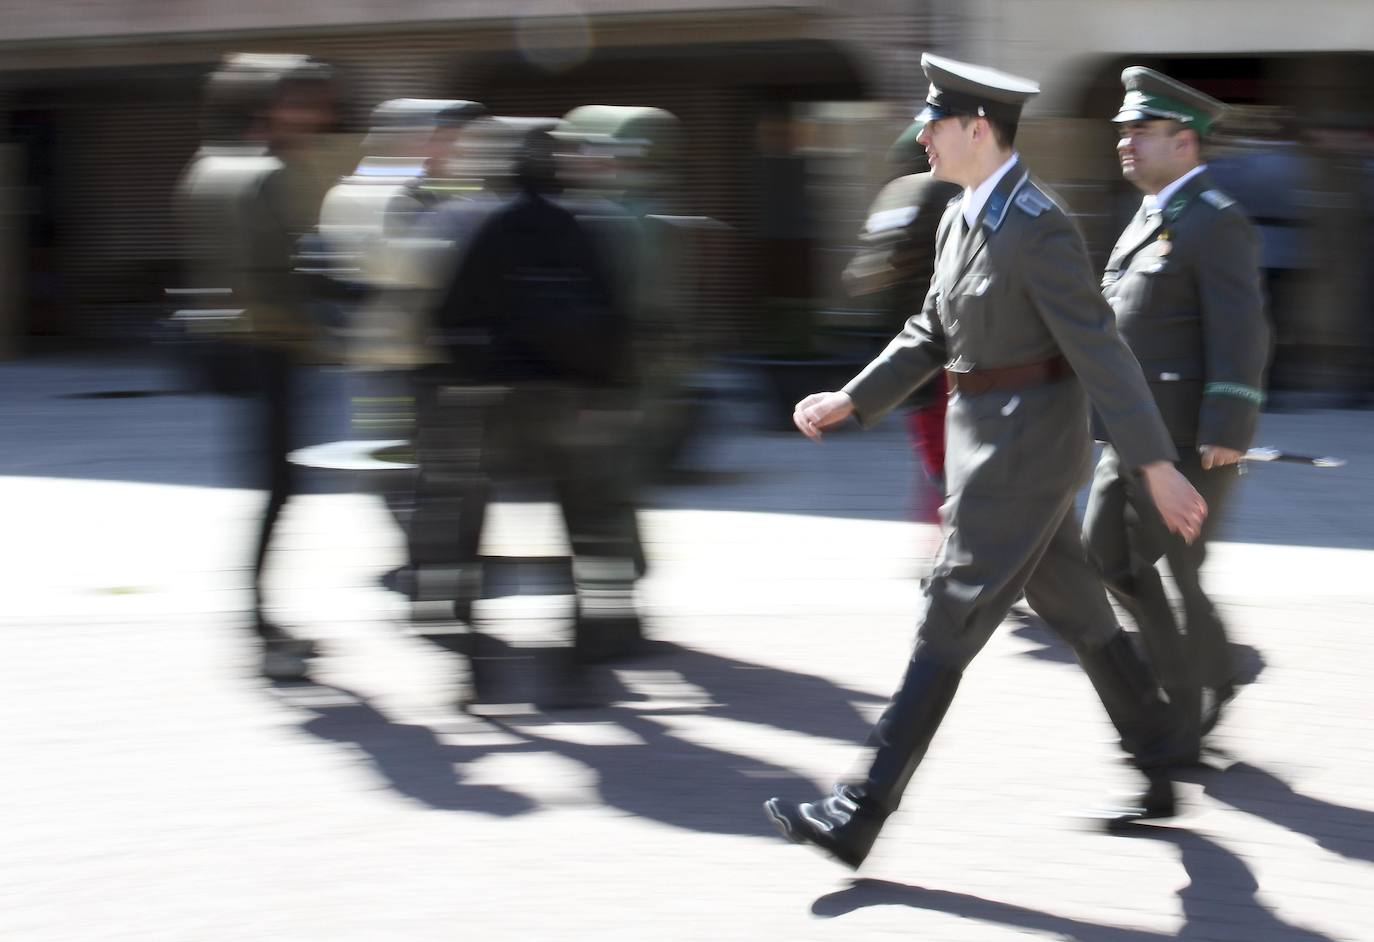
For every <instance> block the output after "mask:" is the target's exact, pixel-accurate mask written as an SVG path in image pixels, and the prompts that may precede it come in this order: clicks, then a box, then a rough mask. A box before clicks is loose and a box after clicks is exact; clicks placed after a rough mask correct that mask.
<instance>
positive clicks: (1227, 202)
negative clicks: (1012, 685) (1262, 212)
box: [1083, 67, 1269, 737]
mask: <svg viewBox="0 0 1374 942" xmlns="http://www.w3.org/2000/svg"><path fill="white" fill-rule="evenodd" d="M1122 80H1123V82H1124V83H1125V85H1126V88H1127V92H1128V94H1127V98H1126V102H1125V104H1124V105H1123V110H1122V112H1121V113H1120V114H1119V115H1117V117H1116V118H1115V120H1116V121H1118V122H1127V121H1141V120H1153V119H1159V118H1167V119H1169V120H1180V116H1181V117H1182V118H1184V119H1186V120H1183V121H1182V122H1181V123H1183V126H1184V127H1190V126H1191V127H1193V128H1194V129H1195V130H1198V131H1199V134H1201V133H1202V132H1205V130H1206V129H1207V127H1208V126H1209V125H1210V124H1211V122H1212V121H1213V120H1214V119H1215V117H1216V116H1217V115H1218V114H1220V113H1221V111H1222V109H1223V108H1224V106H1223V105H1222V104H1221V103H1220V102H1217V101H1214V100H1213V99H1210V98H1208V97H1207V96H1205V95H1202V94H1201V93H1199V92H1196V91H1194V90H1193V89H1191V88H1188V87H1187V86H1184V85H1180V84H1179V83H1176V82H1174V81H1172V80H1170V79H1167V78H1165V77H1164V76H1161V75H1158V73H1154V72H1151V71H1150V70H1148V69H1141V68H1138V67H1137V68H1129V69H1127V70H1126V71H1125V72H1124V73H1123V74H1122ZM1179 179H1181V180H1183V181H1184V182H1182V184H1181V185H1180V186H1179V187H1178V188H1177V190H1175V191H1174V192H1172V193H1169V192H1167V191H1166V192H1162V194H1161V195H1163V196H1164V197H1165V199H1164V205H1162V206H1158V207H1157V208H1156V207H1155V206H1154V205H1153V204H1154V202H1155V199H1154V197H1147V202H1146V203H1143V204H1142V206H1141V208H1140V211H1139V212H1138V213H1137V214H1136V216H1135V218H1134V219H1133V220H1132V221H1131V223H1130V225H1129V226H1127V228H1126V230H1125V232H1123V233H1122V235H1121V238H1120V239H1119V240H1118V241H1117V243H1116V247H1115V248H1114V249H1113V250H1112V253H1111V257H1110V259H1109V260H1108V262H1107V268H1106V273H1105V274H1104V276H1103V279H1102V292H1103V295H1104V296H1105V297H1106V299H1107V301H1108V303H1110V304H1111V306H1112V309H1113V310H1114V311H1115V312H1116V321H1117V328H1118V329H1119V330H1120V332H1121V335H1122V337H1123V338H1124V339H1125V340H1126V343H1127V344H1128V345H1129V346H1130V348H1131V350H1132V351H1133V352H1134V353H1135V356H1136V359H1137V360H1139V361H1140V365H1141V368H1142V369H1143V370H1144V372H1145V377H1146V379H1147V380H1148V381H1149V384H1150V391H1151V392H1152V393H1153V394H1154V398H1155V402H1156V404H1157V405H1158V406H1159V411H1160V414H1161V415H1162V416H1163V417H1164V421H1165V424H1166V425H1168V428H1169V435H1170V437H1171V439H1172V440H1173V443H1174V445H1175V447H1177V449H1178V452H1179V454H1180V455H1181V456H1182V457H1181V458H1180V460H1179V461H1178V468H1179V470H1180V471H1182V472H1183V474H1184V476H1186V477H1187V478H1188V480H1189V481H1190V482H1191V483H1192V484H1193V486H1194V487H1195V488H1196V489H1197V490H1198V492H1199V493H1200V494H1202V496H1203V498H1204V499H1205V500H1206V501H1207V505H1208V507H1209V508H1210V512H1209V514H1208V517H1207V521H1206V523H1205V525H1204V527H1203V530H1202V534H1201V536H1200V537H1199V538H1198V539H1197V540H1195V541H1194V542H1193V543H1192V544H1191V545H1190V544H1188V543H1187V542H1186V541H1184V539H1183V538H1182V537H1180V536H1178V535H1176V534H1173V533H1170V532H1169V531H1168V530H1167V529H1166V528H1165V526H1164V524H1163V522H1162V521H1161V520H1160V518H1159V515H1158V513H1157V512H1156V511H1155V509H1154V506H1153V504H1152V503H1151V501H1150V497H1149V495H1148V493H1146V491H1145V487H1144V483H1143V482H1142V481H1140V480H1139V479H1138V478H1137V477H1136V476H1135V475H1134V474H1133V473H1132V472H1131V470H1130V469H1131V465H1130V464H1127V465H1125V466H1124V467H1123V462H1122V460H1121V452H1122V451H1123V450H1124V449H1123V448H1122V447H1120V446H1119V445H1117V444H1113V443H1116V442H1118V441H1119V439H1118V437H1117V436H1116V434H1115V433H1110V430H1108V431H1109V433H1110V439H1109V441H1110V442H1111V443H1109V444H1108V445H1107V447H1106V448H1105V449H1104V451H1103V454H1102V459H1101V461H1100V463H1099V464H1098V467H1097V472H1096V474H1095V476H1094V479H1093V485H1092V492H1091V495H1090V498H1089V501H1088V508H1087V511H1086V513H1085V515H1084V529H1083V533H1084V540H1085V543H1086V545H1087V547H1088V550H1089V553H1090V555H1091V556H1092V557H1093V558H1094V560H1095V561H1096V563H1097V564H1098V566H1099V567H1100V569H1101V571H1102V575H1103V578H1104V581H1105V582H1106V584H1107V587H1108V588H1109V589H1110V590H1111V592H1112V595H1113V596H1115V598H1116V599H1117V601H1118V602H1120V603H1121V605H1122V607H1123V608H1125V609H1126V611H1127V612H1129V613H1130V615H1131V616H1132V618H1133V619H1134V620H1135V622H1136V624H1137V626H1138V627H1139V629H1140V635H1141V638H1142V640H1143V641H1144V643H1145V648H1146V651H1147V652H1148V654H1149V657H1150V660H1151V662H1152V663H1153V665H1154V668H1155V672H1156V674H1157V675H1158V677H1159V679H1160V681H1161V683H1162V684H1163V685H1164V688H1165V690H1166V691H1167V692H1168V694H1169V698H1170V700H1171V701H1172V702H1173V703H1175V704H1176V705H1178V706H1179V707H1180V708H1181V709H1182V710H1183V711H1184V715H1185V717H1186V720H1187V722H1188V724H1189V725H1190V726H1191V727H1192V730H1193V736H1195V737H1196V736H1197V735H1198V723H1199V721H1200V711H1201V704H1200V693H1201V691H1200V688H1201V687H1204V686H1205V687H1207V688H1210V690H1211V691H1212V692H1214V693H1215V694H1216V696H1217V699H1218V700H1225V699H1229V697H1230V696H1231V695H1232V694H1233V692H1234V691H1233V688H1232V683H1233V675H1234V668H1233V666H1232V665H1231V660H1230V656H1229V653H1228V650H1227V642H1226V634H1225V632H1224V631H1223V629H1222V624H1221V620H1220V619H1219V618H1218V617H1217V613H1216V610H1215V609H1214V608H1213V606H1212V603H1211V601H1210V600H1209V599H1208V598H1207V596H1206V594H1205V593H1204V592H1203V591H1202V586H1201V583H1200V578H1199V575H1198V570H1199V568H1200V566H1201V565H1202V562H1203V560H1204V559H1205V558H1206V555H1207V540H1208V537H1209V536H1210V535H1211V534H1212V533H1213V532H1215V529H1216V527H1217V525H1218V523H1219V521H1220V519H1221V510H1222V509H1223V508H1224V507H1225V505H1226V502H1227V498H1228V496H1229V493H1230V491H1231V489H1232V487H1233V486H1234V485H1235V482H1236V480H1237V478H1238V477H1239V475H1240V474H1241V467H1242V466H1241V464H1239V463H1236V464H1230V465H1225V466H1218V467H1213V468H1211V469H1210V470H1205V469H1204V468H1203V466H1202V460H1201V456H1200V454H1199V451H1198V450H1199V448H1200V447H1201V446H1203V445H1214V446H1221V447H1224V448H1228V449H1232V450H1235V451H1239V452H1242V453H1243V452H1244V451H1245V450H1246V449H1248V448H1249V447H1250V444H1251V441H1252V439H1253V438H1254V434H1255V424H1256V421H1257V419H1258V416H1259V410H1260V405H1261V404H1262V402H1263V401H1264V396H1263V392H1262V390H1263V386H1264V368H1265V363H1266V360H1267V358H1268V355H1269V327H1268V323H1267V321H1266V318H1265V316H1264V301H1263V294H1262V290H1261V279H1260V267H1259V261H1260V259H1259V239H1258V236H1257V234H1256V232H1255V228H1254V226H1253V225H1252V224H1251V223H1250V221H1249V219H1247V217H1246V215H1245V212H1244V210H1242V208H1241V207H1240V206H1239V204H1237V203H1236V202H1235V201H1234V200H1232V199H1231V198H1230V197H1229V196H1227V195H1226V194H1225V193H1222V192H1221V191H1220V190H1218V189H1216V188H1215V187H1214V186H1213V185H1212V181H1211V180H1210V178H1209V177H1208V175H1207V173H1206V170H1205V167H1203V168H1201V172H1198V173H1195V174H1194V175H1193V176H1191V177H1188V176H1187V175H1186V174H1185V176H1184V177H1180V178H1179ZM1161 557H1164V558H1167V559H1168V561H1169V571H1170V572H1171V573H1172V574H1173V577H1174V580H1175V582H1176V583H1177V584H1178V589H1179V592H1180V594H1181V595H1182V596H1183V605H1184V626H1185V629H1186V641H1185V637H1184V635H1183V634H1180V631H1179V626H1178V624H1177V623H1176V621H1175V617H1174V613H1173V610H1172V607H1171V605H1170V602H1169V598H1168V595H1167V594H1166V593H1165V590H1164V586H1163V583H1162V582H1161V579H1160V575H1159V573H1158V572H1157V571H1156V569H1155V563H1156V562H1157V561H1158V560H1159V559H1160V558H1161ZM1215 709H1216V706H1215V705H1214V704H1213V705H1212V706H1211V707H1210V708H1209V713H1210V714H1211V715H1210V716H1209V717H1208V718H1205V719H1201V722H1202V723H1204V724H1210V723H1212V722H1214V721H1215Z"/></svg>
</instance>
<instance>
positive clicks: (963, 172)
mask: <svg viewBox="0 0 1374 942" xmlns="http://www.w3.org/2000/svg"><path fill="white" fill-rule="evenodd" d="M980 120H981V119H977V118H975V119H972V120H968V119H962V120H961V119H960V118H959V117H958V116H956V115H951V116H949V117H946V118H936V119H935V120H934V121H930V122H927V124H926V126H925V127H923V128H922V129H921V133H920V134H919V135H917V137H916V140H917V142H918V143H919V144H921V146H923V147H924V148H925V149H926V157H927V158H928V159H929V160H930V170H931V173H932V174H934V176H935V179H937V180H947V181H949V182H950V183H957V184H959V185H960V186H968V181H969V174H970V173H971V172H972V171H973V170H974V168H975V154H974V145H973V139H974V132H975V130H976V129H977V128H978V125H979V122H980ZM984 123H985V122H984Z"/></svg>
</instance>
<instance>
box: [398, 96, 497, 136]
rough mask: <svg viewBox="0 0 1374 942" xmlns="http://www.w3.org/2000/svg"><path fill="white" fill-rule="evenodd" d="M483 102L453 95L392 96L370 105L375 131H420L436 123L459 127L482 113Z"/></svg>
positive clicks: (482, 114) (436, 125) (435, 125)
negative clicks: (446, 96)
mask: <svg viewBox="0 0 1374 942" xmlns="http://www.w3.org/2000/svg"><path fill="white" fill-rule="evenodd" d="M486 114H487V109H486V106H484V105H483V104H481V103H480V102H476V101H465V100H462V99H452V98H393V99H391V100H390V101H384V102H382V103H381V104H380V105H378V106H377V107H376V108H373V109H372V121H371V126H372V130H374V131H419V130H425V129H427V128H436V127H461V126H463V125H464V124H467V123H468V122H469V121H472V120H474V119H476V118H481V117H485V116H486Z"/></svg>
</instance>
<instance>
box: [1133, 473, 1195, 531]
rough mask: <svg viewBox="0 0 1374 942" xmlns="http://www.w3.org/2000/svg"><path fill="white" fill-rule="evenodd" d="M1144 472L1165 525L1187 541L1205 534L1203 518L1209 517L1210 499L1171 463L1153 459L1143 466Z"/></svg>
mask: <svg viewBox="0 0 1374 942" xmlns="http://www.w3.org/2000/svg"><path fill="white" fill-rule="evenodd" d="M1140 474H1141V476H1142V477H1143V478H1144V479H1145V487H1146V488H1147V489H1148V490H1149V492H1150V499H1151V500H1153V501H1154V503H1155V508H1156V509H1157V510H1158V511H1159V516H1160V517H1161V518H1163V520H1164V525H1165V526H1166V527H1168V528H1169V529H1170V530H1171V531H1173V532H1174V533H1177V534H1178V535H1179V536H1181V537H1183V539H1184V540H1185V541H1186V542H1189V543H1191V542H1193V541H1194V540H1196V539H1197V538H1198V535H1199V534H1201V533H1202V521H1204V520H1206V519H1207V502H1206V501H1205V500H1203V499H1202V495H1201V494H1199V493H1198V492H1197V491H1196V490H1194V489H1193V485H1192V484H1189V483H1188V479H1187V478H1185V477H1184V476H1183V475H1182V474H1181V473H1180V472H1179V470H1178V468H1175V467H1174V466H1173V464H1172V463H1171V462H1168V461H1153V462H1151V463H1150V464H1147V465H1145V466H1144V467H1142V468H1141V469H1140Z"/></svg>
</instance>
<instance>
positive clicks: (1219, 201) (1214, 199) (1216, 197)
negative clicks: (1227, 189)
mask: <svg viewBox="0 0 1374 942" xmlns="http://www.w3.org/2000/svg"><path fill="white" fill-rule="evenodd" d="M1201 195H1202V198H1203V200H1204V201H1206V202H1207V203H1209V204H1211V206H1212V207H1213V208H1214V209H1226V208H1227V207H1230V206H1234V205H1236V201H1235V200H1233V199H1231V197H1229V196H1227V195H1226V194H1225V193H1223V192H1221V190H1203V191H1202V194H1201Z"/></svg>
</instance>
